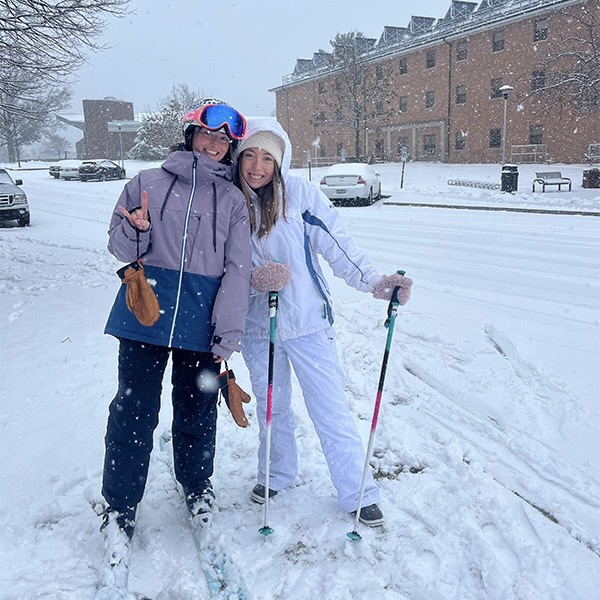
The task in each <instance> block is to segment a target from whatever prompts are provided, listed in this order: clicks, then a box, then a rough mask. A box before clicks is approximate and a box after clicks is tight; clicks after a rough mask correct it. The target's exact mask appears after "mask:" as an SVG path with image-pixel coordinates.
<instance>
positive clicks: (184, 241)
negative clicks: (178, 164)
mask: <svg viewBox="0 0 600 600" xmlns="http://www.w3.org/2000/svg"><path fill="white" fill-rule="evenodd" d="M197 162H198V158H197V157H196V155H194V163H193V165H192V189H191V191H190V197H189V199H188V205H187V210H186V212H185V220H184V222H183V239H182V240H181V259H180V262H179V281H178V282H177V296H176V297H175V308H174V310H173V321H172V323H171V333H170V334H169V348H172V347H173V337H174V335H175V323H176V321H177V313H178V312H179V302H180V300H181V288H182V286H183V268H184V265H185V252H186V247H187V240H188V225H189V222H190V214H191V212H192V200H193V198H194V192H195V191H196V164H197Z"/></svg>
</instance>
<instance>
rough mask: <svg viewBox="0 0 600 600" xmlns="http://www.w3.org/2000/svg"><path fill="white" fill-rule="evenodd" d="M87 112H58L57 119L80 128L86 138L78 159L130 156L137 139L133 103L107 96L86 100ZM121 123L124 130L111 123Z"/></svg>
mask: <svg viewBox="0 0 600 600" xmlns="http://www.w3.org/2000/svg"><path fill="white" fill-rule="evenodd" d="M82 104H83V115H77V116H72V115H71V116H68V115H57V118H58V119H59V120H60V121H62V122H63V123H66V124H67V125H71V126H73V127H76V128H77V129H80V130H81V131H82V132H83V138H82V139H80V140H79V141H78V142H77V143H76V144H75V147H76V153H77V158H79V159H82V160H83V159H86V158H90V159H92V158H108V159H110V160H114V161H119V160H122V159H124V158H125V157H126V156H127V152H129V150H131V148H132V147H133V144H134V142H135V136H136V131H135V127H131V124H132V123H134V122H135V115H134V112H133V103H132V102H125V101H123V100H118V99H117V98H112V97H107V98H104V99H103V100H83V101H82ZM115 122H121V123H126V124H127V125H128V126H127V127H123V128H122V130H119V129H118V128H116V127H114V126H111V125H109V124H110V123H115Z"/></svg>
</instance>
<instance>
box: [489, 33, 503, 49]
mask: <svg viewBox="0 0 600 600" xmlns="http://www.w3.org/2000/svg"><path fill="white" fill-rule="evenodd" d="M500 50H504V31H495V32H494V34H493V36H492V52H500Z"/></svg>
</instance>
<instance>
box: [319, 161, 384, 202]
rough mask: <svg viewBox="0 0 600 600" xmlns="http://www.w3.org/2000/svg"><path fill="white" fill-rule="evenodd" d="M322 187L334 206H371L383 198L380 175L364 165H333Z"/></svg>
mask: <svg viewBox="0 0 600 600" xmlns="http://www.w3.org/2000/svg"><path fill="white" fill-rule="evenodd" d="M320 187H321V191H322V192H323V193H324V194H325V195H326V196H327V197H328V198H329V199H330V200H331V202H332V203H333V204H334V205H340V206H341V205H344V204H349V205H358V206H369V205H370V204H373V202H375V200H378V199H379V198H381V179H380V177H379V173H377V172H376V171H375V169H373V167H371V166H370V165H367V164H364V163H338V164H335V165H331V167H329V169H327V171H326V172H325V177H323V179H321V184H320Z"/></svg>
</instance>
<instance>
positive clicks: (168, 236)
mask: <svg viewBox="0 0 600 600" xmlns="http://www.w3.org/2000/svg"><path fill="white" fill-rule="evenodd" d="M245 126H246V125H245V119H244V117H243V116H242V115H241V114H240V113H238V112H237V111H236V110H235V109H234V108H232V107H230V106H228V105H226V104H224V103H222V102H220V101H218V100H212V99H207V100H204V101H201V102H200V103H199V104H197V105H195V106H194V107H192V109H190V110H189V111H188V112H187V113H186V115H185V116H184V120H183V128H184V130H183V133H184V139H185V143H184V144H182V145H181V147H180V148H179V149H177V150H176V151H173V152H172V153H171V154H170V155H169V157H168V158H167V159H166V161H165V162H164V163H163V165H162V166H161V167H160V168H158V169H150V170H147V171H141V172H140V173H139V174H138V175H136V176H135V177H134V178H133V179H132V180H131V181H130V182H128V183H127V184H126V186H125V188H124V190H123V192H122V194H121V196H120V198H119V200H118V202H117V205H116V207H115V210H114V212H113V215H112V220H111V222H110V229H109V242H108V249H109V251H110V252H111V254H113V255H114V256H115V257H116V258H117V259H118V260H120V261H122V262H126V263H132V262H134V261H137V260H138V259H141V261H142V266H143V269H144V275H145V276H146V278H147V279H148V281H150V282H152V290H153V291H154V293H155V294H156V297H157V299H158V306H159V307H160V310H158V307H157V309H156V311H155V313H156V314H155V316H154V318H156V317H157V318H158V320H156V322H154V323H152V320H153V319H152V320H150V322H148V319H147V315H144V318H142V319H141V320H139V311H138V310H137V309H136V312H135V314H134V312H132V311H133V310H134V309H133V308H131V309H130V307H131V306H132V302H131V301H130V299H129V298H127V297H126V296H127V294H128V292H130V293H133V291H134V290H132V289H131V288H130V289H126V286H125V285H122V286H121V288H120V291H119V293H118V295H117V298H116V300H115V302H114V305H113V307H112V310H111V313H110V316H109V318H108V322H107V325H106V328H105V332H106V333H109V334H111V335H114V336H115V337H117V338H118V340H119V380H118V383H119V387H118V390H117V394H116V396H115V398H114V399H113V401H112V403H111V405H110V409H109V417H108V424H107V430H106V437H105V445H106V453H105V459H104V472H103V481H102V495H103V496H104V498H105V499H106V502H107V503H108V507H107V510H106V511H105V513H104V521H103V526H102V527H103V528H105V527H107V526H108V525H109V524H110V523H116V524H117V525H118V527H119V529H121V530H122V531H123V532H124V533H126V534H127V536H128V537H129V538H131V536H132V535H133V530H134V522H135V514H136V508H137V505H138V503H139V502H140V500H141V499H142V495H143V493H144V488H145V485H146V478H147V474H148V464H149V460H150V453H151V450H152V443H153V432H154V430H155V428H156V426H157V425H158V416H159V410H160V400H161V391H162V380H163V375H164V372H165V368H166V365H167V361H168V359H169V357H171V360H172V377H171V382H172V402H173V423H172V433H173V454H174V467H175V474H176V477H177V479H178V481H179V482H180V483H181V485H182V486H183V489H184V491H185V493H186V501H187V502H188V507H189V508H190V510H191V511H193V512H194V513H198V512H205V511H208V510H209V509H210V505H211V504H212V500H213V498H214V494H213V491H212V485H211V482H210V477H211V476H212V474H213V460H214V453H215V437H216V419H217V392H218V390H217V387H216V384H215V376H216V375H217V374H218V373H219V371H220V367H221V365H220V364H219V363H220V362H221V361H222V360H223V359H225V360H226V359H228V358H229V357H230V355H231V353H232V352H234V351H239V350H240V338H241V335H242V330H243V327H244V319H245V316H246V311H247V308H248V294H249V287H250V269H251V252H250V227H249V223H248V212H247V209H246V203H245V200H244V196H243V195H242V193H241V192H240V190H239V189H238V188H237V187H236V186H235V185H234V184H233V182H232V172H231V157H232V153H233V152H234V150H235V145H236V143H237V142H238V140H240V139H241V138H242V137H243V135H244V132H245ZM129 285H130V284H129V283H128V284H127V286H129ZM148 289H149V288H148ZM150 293H151V292H150Z"/></svg>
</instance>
